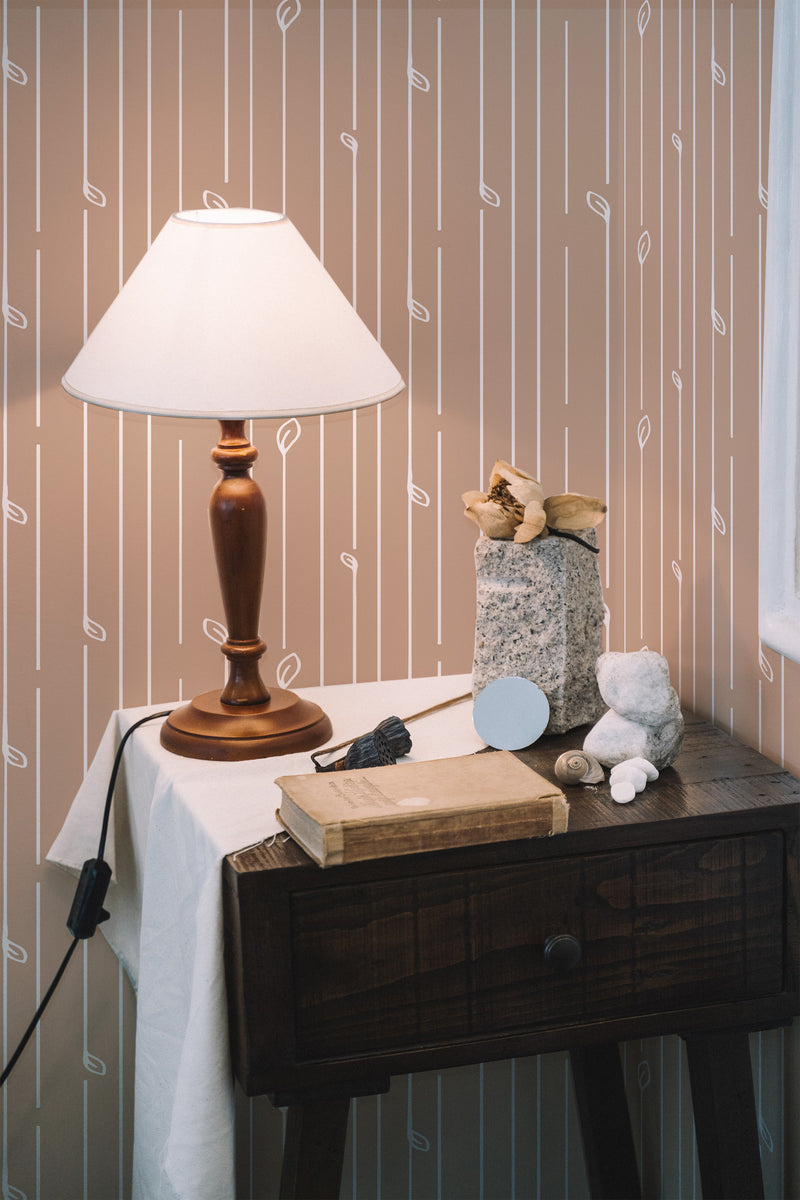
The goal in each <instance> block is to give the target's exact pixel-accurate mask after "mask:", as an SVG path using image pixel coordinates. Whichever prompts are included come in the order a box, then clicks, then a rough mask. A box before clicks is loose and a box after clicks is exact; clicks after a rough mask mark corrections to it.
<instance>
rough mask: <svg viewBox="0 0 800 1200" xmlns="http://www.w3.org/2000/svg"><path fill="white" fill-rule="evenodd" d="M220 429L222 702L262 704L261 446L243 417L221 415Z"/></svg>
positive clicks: (214, 515)
mask: <svg viewBox="0 0 800 1200" xmlns="http://www.w3.org/2000/svg"><path fill="white" fill-rule="evenodd" d="M220 427H221V433H220V439H219V442H218V443H217V446H216V448H215V449H214V450H213V451H212V453H211V457H212V458H213V460H214V462H215V463H216V464H217V466H218V467H219V469H220V471H221V472H222V478H221V479H220V480H219V481H218V483H217V485H216V487H215V488H214V490H213V492H212V493H211V500H210V502H209V506H208V515H209V522H210V525H211V538H212V541H213V543H214V554H215V556H216V560H217V571H218V573H219V586H220V591H221V592H222V604H223V607H224V609H225V618H226V622H227V626H228V637H227V639H226V640H225V642H224V643H223V645H222V653H223V654H224V655H225V657H226V658H227V660H228V663H229V664H230V671H229V674H228V681H227V683H226V684H225V687H224V688H223V689H222V693H221V695H220V700H221V701H222V703H223V704H264V703H266V701H268V700H269V698H270V696H269V690H268V689H267V687H266V685H265V684H264V682H263V680H262V678H261V674H260V671H259V660H260V658H261V656H262V654H263V653H264V651H265V650H266V645H265V643H264V642H263V641H262V640H261V638H260V637H259V634H258V619H259V612H260V609H261V593H262V589H263V582H264V565H265V562H266V552H267V506H266V504H265V502H264V496H263V493H262V491H261V488H260V487H259V486H258V484H257V483H256V481H255V480H254V479H253V477H252V475H251V468H252V466H253V463H254V462H255V460H256V458H257V457H258V451H257V450H256V448H255V446H253V445H251V443H250V440H249V438H248V437H247V435H246V434H245V431H244V421H222V420H221V421H220Z"/></svg>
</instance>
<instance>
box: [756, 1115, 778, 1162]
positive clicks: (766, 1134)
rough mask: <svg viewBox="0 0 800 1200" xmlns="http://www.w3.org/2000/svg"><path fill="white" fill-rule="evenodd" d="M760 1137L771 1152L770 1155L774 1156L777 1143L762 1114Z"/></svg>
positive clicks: (759, 1122) (759, 1119)
mask: <svg viewBox="0 0 800 1200" xmlns="http://www.w3.org/2000/svg"><path fill="white" fill-rule="evenodd" d="M758 1136H759V1137H760V1138H761V1141H762V1142H763V1144H764V1148H765V1149H766V1150H769V1152H770V1154H774V1152H775V1143H774V1141H773V1140H772V1134H771V1133H770V1131H769V1125H767V1123H766V1121H765V1120H764V1117H763V1115H762V1114H761V1113H759V1114H758Z"/></svg>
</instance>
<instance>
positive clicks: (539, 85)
mask: <svg viewBox="0 0 800 1200" xmlns="http://www.w3.org/2000/svg"><path fill="white" fill-rule="evenodd" d="M536 478H537V479H541V478H542V0H536Z"/></svg>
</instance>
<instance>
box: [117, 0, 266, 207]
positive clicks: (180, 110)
mask: <svg viewBox="0 0 800 1200" xmlns="http://www.w3.org/2000/svg"><path fill="white" fill-rule="evenodd" d="M120 3H121V0H120ZM251 203H252V199H251ZM182 211H183V9H179V10H178V212H182Z"/></svg>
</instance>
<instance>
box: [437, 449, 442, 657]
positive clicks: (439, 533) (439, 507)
mask: <svg viewBox="0 0 800 1200" xmlns="http://www.w3.org/2000/svg"><path fill="white" fill-rule="evenodd" d="M441 644H442V431H441V429H437V430H436V645H437V646H441ZM441 665H442V664H441V660H440V661H439V666H440V667H441ZM440 673H441V672H440Z"/></svg>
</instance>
